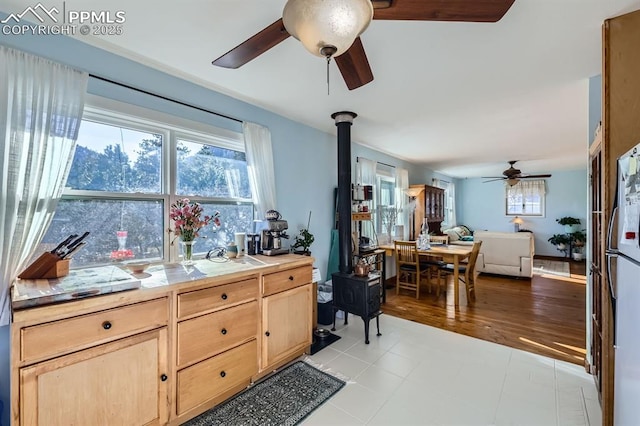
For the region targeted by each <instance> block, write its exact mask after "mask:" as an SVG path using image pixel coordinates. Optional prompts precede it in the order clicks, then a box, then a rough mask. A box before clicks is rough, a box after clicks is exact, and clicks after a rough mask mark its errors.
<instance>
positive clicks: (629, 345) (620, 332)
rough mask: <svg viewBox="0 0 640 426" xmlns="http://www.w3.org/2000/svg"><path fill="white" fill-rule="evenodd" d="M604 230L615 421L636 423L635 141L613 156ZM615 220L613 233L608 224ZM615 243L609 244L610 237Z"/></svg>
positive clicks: (638, 174) (638, 199) (638, 198)
mask: <svg viewBox="0 0 640 426" xmlns="http://www.w3.org/2000/svg"><path fill="white" fill-rule="evenodd" d="M615 200H616V201H615V203H616V204H615V205H614V208H613V210H612V217H611V218H610V220H609V229H608V234H607V276H608V278H609V279H608V281H609V286H610V287H609V291H610V293H611V301H612V304H613V306H612V308H613V309H612V310H613V314H614V318H615V325H614V350H615V376H614V383H615V384H614V408H613V418H614V424H615V425H617V426H627V425H630V426H631V425H633V426H636V425H640V407H639V404H640V244H639V241H640V144H638V145H637V146H636V147H635V148H633V149H631V150H630V151H629V152H627V153H626V154H624V155H622V156H621V157H620V158H619V159H618V183H617V186H616V197H615ZM614 223H617V229H618V232H617V233H616V234H617V235H613V232H612V229H613V224H614ZM614 238H615V239H616V243H617V244H615V245H616V246H617V248H613V246H614V244H613V239H614Z"/></svg>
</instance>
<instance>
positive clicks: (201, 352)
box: [175, 277, 259, 418]
mask: <svg viewBox="0 0 640 426" xmlns="http://www.w3.org/2000/svg"><path fill="white" fill-rule="evenodd" d="M257 298H258V278H257V277H251V278H248V279H244V280H240V281H237V282H231V283H228V284H224V285H217V286H213V285H212V286H211V287H207V288H202V289H198V290H195V291H186V292H182V293H179V294H178V296H177V299H178V312H177V314H178V318H177V323H176V335H177V340H176V349H177V350H176V353H177V359H176V370H177V384H176V413H175V414H176V416H177V417H181V416H182V417H184V418H188V417H191V416H192V415H196V414H199V413H200V412H202V411H204V410H205V409H207V408H209V407H210V406H212V405H214V404H215V403H217V402H218V399H219V398H221V397H223V395H225V393H226V392H229V391H234V390H235V391H238V390H241V389H242V388H244V387H246V386H248V385H249V384H250V383H251V377H253V376H254V375H255V374H256V373H257V372H258V349H257V341H256V337H257V334H258V319H259V307H258V301H257ZM191 410H193V411H191Z"/></svg>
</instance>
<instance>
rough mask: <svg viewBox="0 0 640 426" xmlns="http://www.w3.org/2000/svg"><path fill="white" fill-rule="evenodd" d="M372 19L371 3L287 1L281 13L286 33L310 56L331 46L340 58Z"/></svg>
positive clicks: (362, 0) (365, 0)
mask: <svg viewBox="0 0 640 426" xmlns="http://www.w3.org/2000/svg"><path fill="white" fill-rule="evenodd" d="M372 18H373V5H372V4H371V1H370V0H289V1H288V2H287V4H286V5H285V6H284V10H283V12H282V21H283V23H284V27H285V28H286V29H287V32H288V33H289V34H291V35H292V36H293V37H295V38H296V39H298V40H300V42H301V43H302V45H303V46H304V47H305V49H307V50H308V51H309V52H310V53H311V54H313V55H316V56H320V57H324V56H325V55H323V54H322V53H321V50H322V48H324V47H327V46H334V47H335V48H336V52H335V54H333V56H340V55H341V54H343V53H344V52H346V51H347V50H349V48H350V47H351V45H352V44H353V42H354V41H355V39H356V38H358V37H359V36H360V34H362V33H363V32H364V30H366V29H367V27H368V26H369V23H370V22H371V19H372Z"/></svg>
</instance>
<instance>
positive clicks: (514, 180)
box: [507, 179, 519, 186]
mask: <svg viewBox="0 0 640 426" xmlns="http://www.w3.org/2000/svg"><path fill="white" fill-rule="evenodd" d="M518 181H519V180H518V179H507V183H508V184H509V186H513V185H515V184H517V183H518Z"/></svg>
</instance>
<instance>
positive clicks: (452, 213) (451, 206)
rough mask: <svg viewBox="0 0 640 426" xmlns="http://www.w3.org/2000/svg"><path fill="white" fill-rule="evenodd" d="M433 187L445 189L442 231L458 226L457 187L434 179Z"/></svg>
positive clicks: (451, 183)
mask: <svg viewBox="0 0 640 426" xmlns="http://www.w3.org/2000/svg"><path fill="white" fill-rule="evenodd" d="M432 182H433V185H434V186H436V187H438V188H442V189H444V220H443V221H442V225H441V227H442V229H445V228H451V227H453V226H456V186H455V184H454V183H453V182H448V181H446V180H441V179H437V178H433V179H432Z"/></svg>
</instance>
